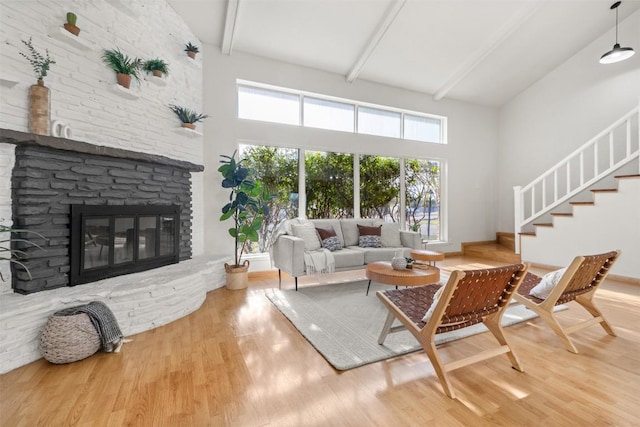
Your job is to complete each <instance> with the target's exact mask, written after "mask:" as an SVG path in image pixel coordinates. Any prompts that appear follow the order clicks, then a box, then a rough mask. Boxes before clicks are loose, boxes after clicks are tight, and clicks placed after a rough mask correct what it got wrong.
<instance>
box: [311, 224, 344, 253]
mask: <svg viewBox="0 0 640 427" xmlns="http://www.w3.org/2000/svg"><path fill="white" fill-rule="evenodd" d="M316 231H317V232H318V236H320V240H321V241H322V247H323V248H325V249H328V250H330V251H331V252H333V251H337V250H339V249H342V243H341V242H340V239H339V238H338V236H337V235H336V230H334V228H333V227H331V226H329V227H327V228H323V227H316Z"/></svg>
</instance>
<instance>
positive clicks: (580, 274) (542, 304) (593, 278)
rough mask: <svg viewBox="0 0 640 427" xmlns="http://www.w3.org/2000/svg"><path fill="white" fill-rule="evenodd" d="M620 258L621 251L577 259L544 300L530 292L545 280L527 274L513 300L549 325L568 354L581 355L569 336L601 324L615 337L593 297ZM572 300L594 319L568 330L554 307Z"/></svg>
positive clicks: (570, 327) (577, 324)
mask: <svg viewBox="0 0 640 427" xmlns="http://www.w3.org/2000/svg"><path fill="white" fill-rule="evenodd" d="M619 256H620V251H612V252H606V253H603V254H598V255H586V256H577V257H575V258H574V260H573V262H572V263H571V264H570V265H569V267H567V270H566V271H565V273H564V274H563V275H562V277H561V278H560V280H559V281H558V284H557V285H556V286H555V288H554V289H553V290H552V291H551V293H550V294H549V296H548V297H547V299H544V300H543V299H540V298H537V297H535V296H533V295H530V292H531V289H533V287H534V286H536V285H537V284H538V283H539V282H540V281H541V280H542V278H541V277H538V276H536V275H534V274H531V273H527V277H525V279H524V281H523V283H522V286H520V288H519V289H518V292H517V293H516V295H514V298H515V299H516V300H517V301H518V302H520V303H522V304H523V305H525V306H526V307H527V308H530V309H531V310H533V311H535V312H536V313H537V314H538V315H539V316H540V317H541V318H542V319H543V320H544V321H545V322H547V323H548V324H549V326H551V329H553V331H554V332H555V333H556V335H558V337H560V339H561V340H562V343H563V344H564V346H565V348H566V349H567V350H568V351H570V352H572V353H578V349H577V348H576V346H575V345H573V343H572V342H571V340H570V339H569V334H572V333H574V332H576V331H579V330H581V329H584V328H586V327H589V326H592V325H595V324H597V323H599V324H600V325H601V326H602V327H603V328H604V330H605V331H606V332H607V334H609V335H611V336H616V333H615V332H614V330H613V328H612V327H611V325H609V323H608V322H607V321H606V320H605V318H604V316H603V315H602V313H601V312H600V310H599V309H598V308H597V307H596V305H595V303H594V301H593V297H594V295H595V293H596V291H597V290H598V287H599V286H600V284H601V283H602V281H603V280H604V279H605V278H606V277H607V275H608V274H609V271H610V270H611V267H612V266H613V264H614V263H615V262H616V260H617V259H618V257H619ZM571 301H575V302H577V303H578V304H580V305H582V306H583V307H584V308H585V309H586V310H587V311H588V312H589V313H590V314H591V315H592V316H593V318H590V319H588V320H585V321H582V322H579V323H576V324H574V325H572V326H569V327H562V325H560V323H559V322H558V320H557V319H556V317H555V314H554V311H553V307H555V306H556V305H558V304H567V303H569V302H571Z"/></svg>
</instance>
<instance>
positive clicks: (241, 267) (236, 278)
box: [218, 151, 269, 289]
mask: <svg viewBox="0 0 640 427" xmlns="http://www.w3.org/2000/svg"><path fill="white" fill-rule="evenodd" d="M220 157H222V160H220V163H222V165H221V166H220V167H219V168H218V172H220V173H221V174H222V177H223V180H222V188H224V189H228V190H231V193H230V194H229V203H227V204H226V205H224V206H223V207H222V216H220V221H226V220H228V219H232V220H233V227H231V228H229V235H230V236H231V237H233V238H234V240H235V256H234V264H233V265H229V264H228V263H225V264H224V268H225V271H226V272H227V284H226V286H227V288H228V289H244V288H246V287H247V284H248V272H249V260H246V259H245V260H244V262H242V254H243V253H245V252H246V251H247V250H248V249H249V245H250V243H251V242H257V241H258V239H259V235H258V231H259V230H260V228H261V227H262V223H263V222H264V219H265V217H267V216H268V215H269V207H268V206H267V204H266V201H267V200H268V197H267V196H266V195H265V193H264V190H263V186H262V183H261V182H260V181H258V180H256V179H255V178H254V171H253V170H252V169H250V168H247V167H245V166H244V165H243V164H242V160H238V161H236V159H235V157H236V151H234V152H233V154H232V155H231V156H225V155H222V156H220Z"/></svg>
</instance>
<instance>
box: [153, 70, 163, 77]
mask: <svg viewBox="0 0 640 427" xmlns="http://www.w3.org/2000/svg"><path fill="white" fill-rule="evenodd" d="M151 73H152V74H153V75H154V76H155V77H162V71H160V70H153V71H151Z"/></svg>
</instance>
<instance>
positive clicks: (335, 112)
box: [303, 97, 355, 132]
mask: <svg viewBox="0 0 640 427" xmlns="http://www.w3.org/2000/svg"><path fill="white" fill-rule="evenodd" d="M303 105H304V115H303V117H304V123H303V125H304V126H308V127H313V128H321V129H330V130H341V131H345V132H353V119H354V117H355V115H354V110H355V106H354V105H349V104H345V103H343V102H335V101H328V100H326V99H318V98H310V97H305V98H304V102H303Z"/></svg>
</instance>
